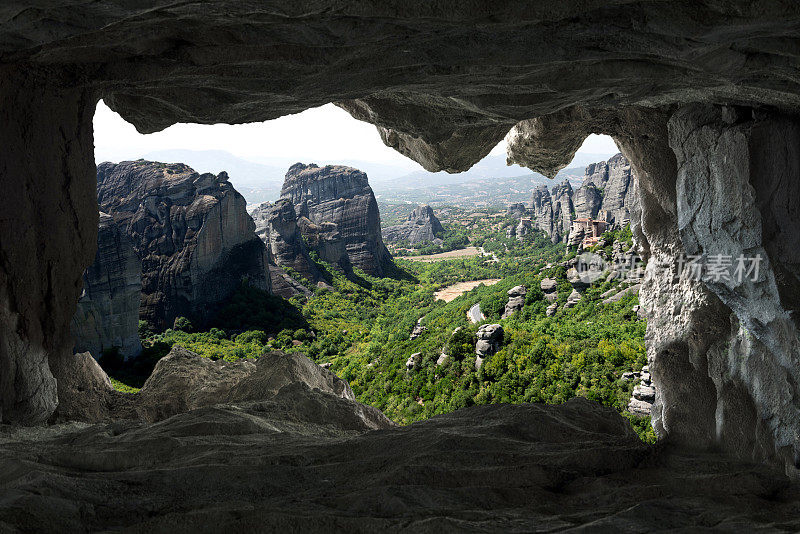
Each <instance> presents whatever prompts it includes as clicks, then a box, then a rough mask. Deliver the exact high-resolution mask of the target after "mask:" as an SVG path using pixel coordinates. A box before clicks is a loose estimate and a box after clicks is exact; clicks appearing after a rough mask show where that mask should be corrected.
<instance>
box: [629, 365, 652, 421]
mask: <svg viewBox="0 0 800 534" xmlns="http://www.w3.org/2000/svg"><path fill="white" fill-rule="evenodd" d="M631 375H632V376H631V378H637V379H638V380H639V383H638V384H636V385H635V386H634V387H633V395H632V396H631V400H630V402H628V411H629V412H630V413H632V414H633V415H638V416H639V417H650V413H651V412H652V410H653V403H654V402H655V400H656V389H655V386H653V384H652V383H651V381H650V368H649V367H648V366H646V365H645V366H644V367H642V371H641V372H640V373H631Z"/></svg>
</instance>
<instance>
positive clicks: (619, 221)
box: [578, 154, 635, 228]
mask: <svg viewBox="0 0 800 534" xmlns="http://www.w3.org/2000/svg"><path fill="white" fill-rule="evenodd" d="M589 184H593V185H595V186H596V187H597V188H598V189H600V190H602V193H603V194H602V203H601V205H600V206H599V207H598V210H597V212H596V213H595V215H594V216H592V218H599V219H601V220H604V221H606V222H608V223H609V227H611V228H615V227H616V228H619V227H621V226H624V225H625V224H626V223H628V222H630V218H631V207H632V206H633V204H634V202H635V199H634V187H633V174H632V170H631V163H630V162H629V161H628V159H627V158H626V157H625V156H623V155H622V154H617V155H616V156H614V157H612V158H611V159H609V160H608V161H601V162H599V163H594V164H592V165H590V166H588V167H586V174H585V176H584V180H583V186H582V187H581V188H579V189H578V191H581V190H582V189H584V188H586V187H590V186H589Z"/></svg>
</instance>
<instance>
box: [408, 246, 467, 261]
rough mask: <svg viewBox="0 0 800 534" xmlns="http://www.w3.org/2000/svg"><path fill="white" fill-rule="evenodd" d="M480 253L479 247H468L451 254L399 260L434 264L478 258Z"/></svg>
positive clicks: (444, 253)
mask: <svg viewBox="0 0 800 534" xmlns="http://www.w3.org/2000/svg"><path fill="white" fill-rule="evenodd" d="M480 253H481V251H480V250H479V249H478V247H467V248H461V249H458V250H451V251H449V252H442V253H441V254H429V255H427V256H398V257H397V259H399V260H411V261H424V262H432V261H443V260H452V259H453V258H468V257H470V256H477V255H478V254H480Z"/></svg>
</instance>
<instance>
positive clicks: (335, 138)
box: [94, 102, 617, 168]
mask: <svg viewBox="0 0 800 534" xmlns="http://www.w3.org/2000/svg"><path fill="white" fill-rule="evenodd" d="M94 143H95V160H96V161H97V162H102V161H113V162H118V161H123V160H132V159H138V158H140V157H142V156H144V155H145V154H147V153H148V152H153V151H156V150H173V149H188V150H224V151H227V152H230V153H231V154H233V155H235V156H238V157H240V158H244V159H249V160H253V161H262V162H264V161H265V160H268V159H269V158H273V157H277V158H281V159H291V160H295V161H306V160H319V161H335V160H337V159H342V160H344V159H358V160H365V161H372V162H380V163H385V164H394V165H409V167H412V168H420V167H418V166H417V165H416V164H415V163H414V162H412V161H411V160H409V159H408V158H406V157H405V156H402V155H401V154H399V153H398V152H396V151H395V150H393V149H391V148H389V147H387V146H386V145H384V144H383V142H382V141H381V139H380V137H379V136H378V133H377V131H376V129H375V126H373V125H371V124H367V123H365V122H362V121H358V120H356V119H354V118H352V117H351V116H350V115H349V114H348V113H347V112H346V111H344V110H342V109H340V108H338V107H336V106H334V105H333V104H327V105H324V106H322V107H318V108H313V109H308V110H306V111H304V112H302V113H298V114H296V115H287V116H284V117H281V118H278V119H275V120H271V121H267V122H260V123H251V124H237V125H230V124H214V125H204V124H176V125H174V126H170V127H169V128H167V129H165V130H163V131H161V132H157V133H153V134H148V135H142V134H140V133H138V132H137V131H136V129H135V128H134V127H133V126H132V125H131V124H129V123H127V122H125V121H124V120H123V119H122V118H121V117H120V116H119V115H117V114H116V113H114V112H113V111H111V109H109V108H108V107H107V106H106V105H105V104H104V103H103V102H100V103H99V104H98V106H97V111H96V113H95V116H94ZM578 152H585V153H616V152H617V148H616V146H615V145H614V142H613V141H612V139H611V138H610V137H608V136H604V135H590V136H589V137H588V138H587V139H586V141H585V142H584V144H583V146H582V147H581V148H580V150H579V151H578ZM502 153H505V142H501V143H500V144H499V145H498V146H497V147H495V148H494V149H493V150H492V154H502Z"/></svg>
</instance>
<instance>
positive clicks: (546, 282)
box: [539, 278, 558, 302]
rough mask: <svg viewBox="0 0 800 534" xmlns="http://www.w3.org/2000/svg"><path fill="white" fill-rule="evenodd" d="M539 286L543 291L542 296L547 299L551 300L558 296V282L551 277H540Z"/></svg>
mask: <svg viewBox="0 0 800 534" xmlns="http://www.w3.org/2000/svg"><path fill="white" fill-rule="evenodd" d="M539 287H540V288H541V290H542V293H544V298H546V299H547V300H548V301H550V302H553V301H554V300H556V299H557V298H558V282H557V281H556V280H555V279H553V278H542V281H541V282H539Z"/></svg>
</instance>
